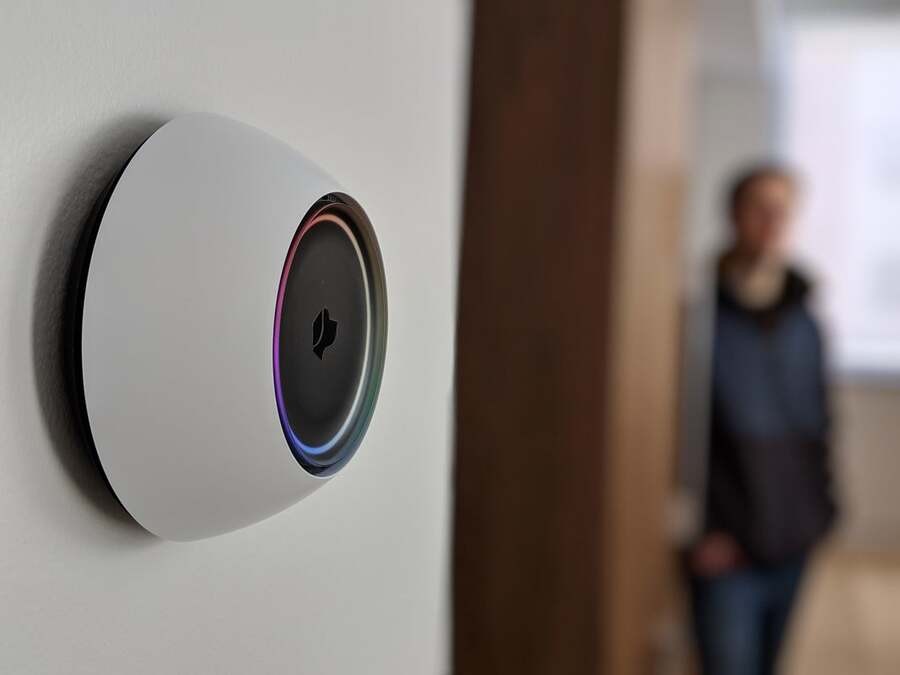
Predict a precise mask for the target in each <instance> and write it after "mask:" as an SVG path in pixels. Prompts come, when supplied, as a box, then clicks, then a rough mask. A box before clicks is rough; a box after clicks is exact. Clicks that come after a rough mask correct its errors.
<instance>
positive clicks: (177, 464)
mask: <svg viewBox="0 0 900 675" xmlns="http://www.w3.org/2000/svg"><path fill="white" fill-rule="evenodd" d="M73 297H74V303H73V308H74V309H73V314H72V324H73V332H72V341H71V342H72V344H71V350H72V356H73V358H72V375H73V377H72V379H73V382H74V384H75V387H74V391H75V395H76V399H78V404H79V406H78V407H79V409H80V412H81V418H82V422H83V428H84V431H85V437H86V439H87V441H88V443H89V444H90V445H91V446H92V448H93V450H94V451H95V452H96V456H97V458H98V459H99V463H100V465H101V467H102V470H103V472H104V474H105V476H106V478H107V480H108V482H109V484H110V486H111V487H112V489H113V491H114V493H115V494H116V496H117V498H118V499H119V501H120V502H121V503H122V505H123V506H124V507H125V509H126V510H127V511H128V512H129V513H130V514H131V515H132V516H133V517H134V518H135V520H137V521H138V522H139V523H140V524H141V525H142V526H143V527H145V528H146V529H147V530H149V531H151V532H153V533H154V534H156V535H158V536H160V537H163V538H166V539H173V540H190V539H199V538H203V537H208V536H212V535H216V534H220V533H222V532H226V531H229V530H234V529H237V528H240V527H243V526H246V525H249V524H251V523H254V522H256V521H258V520H261V519H263V518H266V517H267V516H270V515H272V514H274V513H276V512H278V511H281V510H282V509H284V508H286V507H288V506H290V505H291V504H293V503H295V502H296V501H298V500H299V499H302V498H303V497H305V496H306V495H308V494H310V493H311V492H312V491H313V490H315V489H317V488H318V487H320V486H321V485H322V484H323V483H324V482H325V480H327V479H328V478H330V477H331V476H333V475H334V474H335V473H336V472H337V471H338V470H339V469H340V468H341V467H342V466H343V465H344V464H345V463H346V462H347V461H348V460H349V459H350V457H351V456H352V454H353V452H354V451H355V450H356V448H357V446H358V445H359V443H360V441H361V440H362V437H363V435H364V434H365V430H366V427H367V426H368V422H369V420H370V419H371V415H372V412H373V408H374V405H375V400H376V398H377V395H378V388H379V385H380V381H381V373H382V368H383V364H384V354H385V340H386V297H385V283H384V272H383V267H382V262H381V256H380V253H379V250H378V244H377V241H376V239H375V235H374V233H373V231H372V228H371V225H370V223H369V221H368V219H367V217H366V215H365V213H364V212H363V211H362V209H361V208H360V207H359V205H358V204H357V203H356V202H355V201H354V200H353V199H351V198H350V197H349V196H348V195H346V194H345V193H343V192H342V191H341V189H340V188H339V187H338V185H337V184H336V183H335V182H334V181H333V180H331V178H329V177H328V176H327V175H325V174H324V173H323V172H322V171H320V170H319V169H318V168H316V167H315V166H314V165H313V164H311V163H310V162H309V161H307V160H306V159H304V158H303V157H302V156H301V155H299V154H298V153H297V152H296V151H294V150H292V149H291V148H290V147H288V146H287V145H285V144H283V143H281V142H280V141H277V140H275V139H274V138H272V137H270V136H268V135H266V134H264V133H262V132H260V131H258V130H255V129H253V128H251V127H248V126H246V125H243V124H240V123H237V122H234V121H232V120H229V119H226V118H223V117H219V116H215V115H207V114H197V115H188V116H185V117H180V118H177V119H175V120H173V121H171V122H169V123H168V124H166V125H164V126H163V127H162V128H161V129H159V130H158V131H157V132H156V133H154V134H153V135H152V136H151V137H150V138H149V139H148V140H147V141H146V142H144V144H143V145H142V146H141V147H140V148H139V149H138V151H137V152H136V153H135V154H134V156H133V157H132V158H131V160H130V161H129V162H128V164H127V165H126V167H125V168H124V170H123V171H122V173H121V174H120V176H119V177H118V179H117V180H116V181H115V182H114V184H113V185H112V186H111V187H110V190H109V191H108V192H107V194H106V195H104V196H103V198H101V200H100V202H99V203H98V207H97V209H96V211H95V214H94V217H93V219H92V222H91V223H90V224H89V225H88V229H87V230H86V233H85V241H84V242H83V244H82V255H81V262H80V264H79V265H78V266H77V271H76V279H75V286H74V293H73Z"/></svg>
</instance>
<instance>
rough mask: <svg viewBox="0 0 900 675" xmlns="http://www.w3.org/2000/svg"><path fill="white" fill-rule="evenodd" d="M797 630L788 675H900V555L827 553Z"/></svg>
mask: <svg viewBox="0 0 900 675" xmlns="http://www.w3.org/2000/svg"><path fill="white" fill-rule="evenodd" d="M794 626H795V628H794V635H793V637H792V640H791V645H790V647H789V649H788V653H787V655H786V660H785V664H784V665H785V668H784V673H785V674H786V675H897V674H898V673H900V554H892V555H874V554H873V555H868V554H867V555H864V554H857V553H847V552H842V551H838V550H835V551H829V552H826V553H824V554H822V555H821V556H820V558H819V559H818V560H817V561H816V563H815V565H814V569H813V571H812V574H811V575H810V579H809V581H808V583H807V586H806V589H805V592H804V596H803V599H802V600H801V605H800V608H799V610H798V614H797V616H796V623H795V624H794Z"/></svg>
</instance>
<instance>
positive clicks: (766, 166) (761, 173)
mask: <svg viewBox="0 0 900 675" xmlns="http://www.w3.org/2000/svg"><path fill="white" fill-rule="evenodd" d="M766 178H777V179H778V180H783V181H785V182H787V183H789V184H790V186H791V187H792V188H796V187H797V175H796V174H795V173H794V171H793V170H792V169H791V168H790V167H788V166H786V165H784V164H779V163H778V162H765V163H760V164H755V165H753V166H751V167H748V168H746V169H744V170H743V171H741V172H739V173H738V174H737V175H736V176H735V177H734V179H732V181H731V185H730V187H729V188H728V193H727V195H728V196H727V202H726V204H725V206H726V208H727V211H728V216H729V218H730V219H731V220H732V221H733V220H734V218H735V216H736V215H737V211H738V209H739V208H740V207H741V204H742V203H743V201H744V198H745V197H746V196H747V193H748V192H749V191H750V189H751V188H752V187H753V185H754V184H755V183H756V182H758V181H760V180H763V179H766Z"/></svg>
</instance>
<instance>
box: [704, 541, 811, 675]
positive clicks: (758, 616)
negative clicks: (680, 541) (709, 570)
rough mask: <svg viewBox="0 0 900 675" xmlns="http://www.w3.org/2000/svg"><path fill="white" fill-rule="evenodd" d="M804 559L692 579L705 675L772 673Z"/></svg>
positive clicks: (800, 578)
mask: <svg viewBox="0 0 900 675" xmlns="http://www.w3.org/2000/svg"><path fill="white" fill-rule="evenodd" d="M805 568H806V561H805V559H797V560H794V561H792V562H788V563H783V564H779V565H775V566H768V567H747V568H744V569H740V570H736V571H734V572H729V573H727V574H723V575H720V576H716V577H709V578H701V577H694V578H693V579H692V581H691V591H692V596H693V597H692V600H693V614H694V630H695V632H696V636H697V644H698V647H699V649H700V660H701V663H702V665H703V674H704V675H773V674H774V673H775V672H776V670H775V669H776V666H777V662H778V655H779V650H780V648H781V645H782V643H783V641H784V637H785V634H786V632H787V626H788V621H789V619H790V616H791V610H792V609H793V607H794V600H795V599H796V597H797V591H798V589H799V588H800V582H801V580H802V578H803V572H804V570H805Z"/></svg>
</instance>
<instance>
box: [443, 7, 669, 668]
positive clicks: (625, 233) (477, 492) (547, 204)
mask: <svg viewBox="0 0 900 675" xmlns="http://www.w3.org/2000/svg"><path fill="white" fill-rule="evenodd" d="M672 8H674V9H672ZM679 8H680V9H679ZM683 9H684V6H683V5H682V4H681V2H674V3H657V2H654V0H635V2H632V3H625V2H623V1H622V0H618V1H608V2H597V1H594V0H566V1H565V2H559V0H492V1H491V2H486V1H479V0H476V2H475V6H474V17H473V18H474V35H473V52H472V80H471V99H470V129H469V146H468V158H467V175H466V201H465V207H464V226H463V236H462V251H461V262H460V287H459V323H458V330H457V382H456V384H457V390H456V392H457V398H456V408H457V422H456V443H457V448H456V473H455V496H456V500H455V511H454V517H455V521H454V550H453V565H454V582H453V662H454V672H455V673H456V674H457V675H480V674H482V673H484V674H490V675H498V674H501V673H515V674H516V675H531V674H535V675H537V674H542V675H544V674H546V675H568V674H570V673H571V674H573V675H574V674H585V675H587V674H590V675H599V674H600V673H612V674H614V675H626V674H627V673H642V672H648V671H649V667H648V664H649V660H650V658H651V656H650V653H651V630H652V628H653V625H654V624H653V621H654V620H655V616H656V612H658V611H659V608H660V606H661V602H662V600H661V598H662V596H663V594H664V591H665V584H666V578H665V577H664V574H665V572H666V569H667V568H666V562H665V555H666V551H665V532H664V520H663V510H664V501H665V495H666V493H667V490H668V484H667V481H666V476H667V474H668V472H669V470H670V464H671V456H672V454H673V451H674V444H673V442H672V434H673V432H674V391H675V389H674V387H671V389H670V385H672V384H673V378H674V372H675V371H674V369H675V364H676V363H677V346H676V345H677V311H676V309H675V308H676V307H677V285H678V278H679V271H680V270H679V266H678V256H677V246H678V241H679V240H678V232H677V222H678V218H677V215H680V201H679V194H680V188H681V173H680V171H681V168H680V164H679V162H680V159H679V158H680V156H681V146H680V145H679V140H680V133H681V127H680V126H679V125H680V123H681V122H682V121H683V118H682V117H681V116H680V113H679V111H678V110H676V109H673V107H672V106H671V105H670V104H671V103H672V101H673V100H674V101H676V102H677V103H680V102H681V99H680V98H679V95H680V92H683V87H684V86H685V82H684V80H683V79H682V75H683V74H684V73H683V72H682V70H681V69H680V64H681V63H682V62H681V60H680V59H681V57H682V55H683V54H684V51H683V50H684V43H683V42H679V40H680V37H672V36H669V35H667V34H666V33H665V30H666V22H669V24H670V25H671V28H672V30H680V25H681V24H679V23H678V22H677V21H674V22H673V19H674V18H676V16H675V15H677V13H678V11H680V10H683ZM673 12H674V13H675V14H673ZM679 35H680V33H679ZM654 40H658V41H660V48H659V49H658V50H655V49H654V48H653V41H654ZM661 119H665V120H667V121H664V122H661ZM642 552H643V553H645V554H646V558H642Z"/></svg>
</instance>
